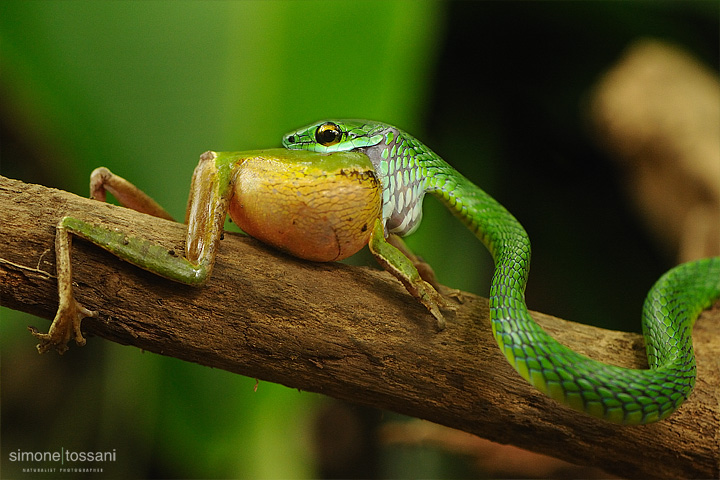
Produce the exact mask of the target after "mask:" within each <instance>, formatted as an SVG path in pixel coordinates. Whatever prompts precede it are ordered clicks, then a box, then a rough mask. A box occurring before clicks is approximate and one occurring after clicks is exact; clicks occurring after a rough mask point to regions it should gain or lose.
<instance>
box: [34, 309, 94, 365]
mask: <svg viewBox="0 0 720 480" xmlns="http://www.w3.org/2000/svg"><path fill="white" fill-rule="evenodd" d="M85 317H97V312H95V311H93V310H88V309H87V308H85V307H83V306H82V305H81V304H80V303H78V302H77V301H76V300H75V299H70V301H69V302H67V304H66V305H61V306H60V307H59V308H58V311H57V313H56V314H55V319H54V320H53V322H52V325H50V330H49V331H48V333H40V332H38V331H37V329H36V328H35V327H28V330H30V333H32V334H33V335H34V336H35V337H36V338H38V339H39V340H40V343H39V344H38V345H37V349H38V353H45V352H47V351H48V350H50V349H55V350H56V351H57V352H58V353H59V354H60V355H62V354H63V353H65V352H66V351H67V349H68V346H67V344H68V342H69V341H70V340H71V339H72V338H73V337H75V343H77V344H78V345H79V346H81V347H82V346H83V345H85V337H83V335H82V332H81V330H80V324H81V322H82V319H83V318H85Z"/></svg>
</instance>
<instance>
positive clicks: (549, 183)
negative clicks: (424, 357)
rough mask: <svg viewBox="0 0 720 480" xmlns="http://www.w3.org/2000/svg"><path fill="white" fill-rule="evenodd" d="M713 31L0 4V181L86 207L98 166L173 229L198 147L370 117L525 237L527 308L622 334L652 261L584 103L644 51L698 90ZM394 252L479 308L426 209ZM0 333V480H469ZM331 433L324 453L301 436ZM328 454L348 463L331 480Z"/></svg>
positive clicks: (283, 412) (346, 426)
mask: <svg viewBox="0 0 720 480" xmlns="http://www.w3.org/2000/svg"><path fill="white" fill-rule="evenodd" d="M719 14H720V12H719V9H718V2H711V1H707V2H704V1H703V2H652V3H650V2H642V3H634V2H540V3H535V2H531V3H526V2H430V1H410V0H407V1H392V0H382V1H380V0H370V1H363V2H352V1H314V0H304V1H296V2H290V1H240V2H230V1H226V2H220V1H218V2H201V1H178V2H167V1H149V2H89V1H79V2H78V1H63V2H49V1H3V2H1V3H0V42H1V43H0V134H1V135H2V137H1V143H0V146H1V148H2V151H1V155H0V161H1V163H0V173H2V174H3V175H5V176H9V177H12V178H18V179H21V180H24V181H26V182H31V183H40V184H43V185H47V186H52V187H56V188H61V189H65V190H68V191H71V192H74V193H77V194H79V195H83V196H86V195H87V183H88V175H89V173H90V171H91V170H92V169H93V168H95V167H97V166H100V165H104V166H107V167H108V168H110V169H111V170H113V171H115V172H116V173H119V174H121V175H122V176H124V177H126V178H128V179H129V180H131V181H132V182H134V183H135V184H136V185H138V186H139V187H140V188H142V189H143V190H145V191H146V192H148V193H149V194H151V195H152V196H153V197H154V198H155V199H156V200H158V202H159V203H160V204H162V205H163V206H165V207H166V208H167V209H168V211H170V213H172V214H173V215H175V216H176V218H183V213H184V212H183V210H184V207H185V202H186V196H187V189H188V185H189V180H190V176H191V174H192V170H193V168H194V167H195V164H196V162H197V159H198V157H199V155H200V153H202V152H204V151H205V150H208V149H213V150H245V149H251V148H261V147H275V146H279V141H280V138H281V136H282V134H284V133H285V132H286V131H289V130H291V129H293V128H295V127H298V126H301V125H304V124H307V123H309V122H312V121H315V120H319V119H322V118H326V117H340V118H343V117H345V118H347V117H351V118H372V119H378V120H383V121H386V122H389V123H393V124H396V125H398V126H400V127H401V128H404V129H406V130H408V131H410V132H412V133H414V134H415V135H417V136H418V138H420V139H422V140H423V141H425V142H426V143H427V144H428V145H430V146H431V147H432V148H433V149H435V150H436V151H437V152H438V153H439V154H441V155H442V156H443V157H444V158H445V159H446V160H448V161H449V162H450V163H452V164H453V165H455V166H456V167H457V168H458V169H459V170H461V171H462V172H463V173H464V174H465V175H466V176H468V177H469V178H471V179H472V180H474V181H475V182H476V183H477V184H478V185H480V186H482V187H483V188H485V189H486V190H487V191H488V192H489V193H491V194H492V195H494V196H496V198H498V199H499V200H500V201H501V202H502V203H504V204H505V205H506V206H507V207H508V208H509V209H510V211H512V212H513V213H515V215H516V216H517V217H518V218H519V219H520V221H521V222H522V223H523V224H524V225H525V226H526V228H527V229H528V231H529V233H530V237H531V239H532V240H533V250H534V251H533V253H534V261H533V272H532V274H531V281H530V284H529V286H528V304H529V306H530V308H532V309H536V310H541V311H545V312H547V313H552V314H555V315H557V316H561V317H564V318H569V319H572V320H576V321H586V322H590V323H593V324H596V325H604V326H608V327H610V328H616V329H624V330H637V329H639V321H638V319H639V315H638V312H639V307H640V304H641V301H642V298H643V296H644V294H645V292H646V290H647V288H648V287H649V286H650V285H651V284H652V282H653V281H654V280H655V279H656V278H657V277H658V276H659V275H660V274H661V273H662V272H663V271H664V270H666V269H667V268H668V267H669V266H671V264H672V259H669V258H665V257H663V255H662V254H661V253H660V252H659V251H658V249H657V247H656V245H655V243H654V242H653V240H652V239H651V238H648V234H647V233H646V232H644V231H643V230H642V228H641V227H639V226H638V222H637V218H636V217H635V216H634V213H632V211H631V210H630V209H629V208H628V207H627V206H626V203H627V200H626V199H625V198H624V197H623V195H622V194H621V193H620V188H619V186H618V182H617V172H615V169H614V167H613V166H612V164H611V163H610V162H608V160H607V158H605V156H604V154H603V153H602V152H600V151H598V150H597V149H596V148H595V147H594V145H593V142H592V139H591V138H589V135H588V133H587V129H586V128H585V119H584V116H583V115H584V114H583V110H582V105H583V101H584V99H585V96H586V95H587V92H588V90H589V89H590V88H591V86H592V85H593V84H594V82H595V81H597V79H598V77H599V75H601V74H602V73H603V71H605V70H606V69H607V68H609V67H610V66H611V65H612V64H613V62H615V61H616V60H617V59H618V57H619V56H620V55H621V53H622V51H623V50H624V49H625V48H626V47H627V46H628V45H629V44H630V43H631V42H632V41H634V40H636V39H638V38H641V37H644V36H650V37H654V38H659V39H663V40H667V41H671V42H673V43H675V44H678V45H680V46H682V47H683V48H685V49H687V50H688V51H689V52H691V53H692V54H694V55H696V56H697V57H698V58H699V59H701V60H703V61H705V62H707V63H708V65H710V66H711V67H712V68H714V69H715V70H717V68H718V57H719V54H718V44H717V39H718V15H719ZM0 215H1V214H0ZM608 225H611V226H612V227H611V228H608ZM408 243H409V244H410V246H411V247H412V248H413V249H414V250H416V251H417V252H418V253H419V254H421V255H422V256H423V257H424V258H425V259H426V260H427V261H429V263H431V264H432V265H433V266H434V268H435V270H436V272H437V273H438V276H439V278H440V281H441V282H443V283H445V284H447V285H450V286H453V287H457V288H462V289H464V290H469V291H472V292H475V293H479V294H482V295H486V294H487V288H488V279H489V275H490V271H491V268H492V266H491V263H490V260H489V257H488V255H487V254H486V252H485V251H484V248H483V247H482V245H480V243H479V242H477V240H476V239H475V238H474V237H473V236H472V235H471V234H469V232H467V231H465V230H464V227H463V226H462V225H461V224H460V223H459V222H457V220H456V219H455V218H453V217H452V216H451V215H449V214H447V213H446V212H445V211H444V210H443V209H442V207H441V206H439V204H438V203H437V202H435V201H434V200H432V199H431V200H429V201H427V202H426V209H425V220H424V223H423V226H422V227H421V228H420V230H419V231H418V232H417V233H416V234H414V235H413V236H412V237H410V238H409V240H408ZM355 261H357V262H361V263H362V262H366V261H367V255H365V256H363V255H360V257H359V259H355ZM618 292H622V295H618ZM0 313H1V314H2V319H1V321H0V348H1V350H0V368H1V372H0V373H1V381H2V384H1V394H2V398H1V403H0V407H1V413H2V417H1V419H0V421H1V426H2V431H1V432H0V433H1V435H0V442H1V443H0V448H1V451H2V464H1V465H2V476H3V477H16V478H17V477H23V475H22V474H21V473H19V472H18V470H17V468H18V466H17V465H14V464H11V462H9V461H8V453H9V452H11V451H16V450H18V449H21V450H29V451H43V450H51V451H52V450H56V449H58V448H60V447H65V448H67V449H74V450H77V451H97V450H101V451H105V450H112V449H115V450H116V451H117V462H116V463H115V464H113V465H112V466H110V467H109V468H107V469H106V471H105V473H104V474H103V477H112V478H151V477H152V478H170V477H173V478H241V477H253V478H314V477H333V476H342V477H346V478H347V477H353V476H356V477H379V478H389V477H393V478H405V477H408V478H409V477H417V476H422V477H438V478H440V477H446V478H455V477H459V476H461V477H464V476H482V475H483V472H481V471H478V470H476V469H474V468H473V467H472V463H471V462H469V461H467V459H466V458H464V457H463V456H461V455H459V454H447V453H443V452H438V451H434V450H430V449H427V448H424V447H423V448H415V449H413V448H410V447H407V448H398V447H389V446H386V445H385V446H384V445H378V444H377V434H376V427H377V425H379V424H380V423H381V422H382V421H384V420H387V419H388V418H394V417H393V416H392V415H389V414H386V413H383V412H376V411H372V410H368V409H361V408H359V407H358V408H356V407H351V406H344V405H343V406H341V407H338V406H337V405H335V404H333V402H332V400H330V399H327V398H324V397H321V396H319V395H313V394H308V393H302V392H298V391H295V390H290V389H287V388H284V387H282V386H278V385H272V384H268V383H264V382H261V383H260V384H259V386H258V389H257V392H254V386H255V380H254V379H248V378H242V377H239V376H236V375H231V374H229V373H226V372H222V371H217V370H211V369H209V368H204V367H200V366H197V365H191V364H186V363H183V362H180V361H177V360H174V359H171V358H164V357H161V356H158V355H154V354H144V353H142V352H140V351H138V350H136V349H133V348H129V347H122V346H119V345H115V344H110V343H108V342H103V341H101V340H99V339H91V340H90V341H89V342H88V345H87V346H86V347H85V348H82V349H80V348H71V350H70V351H69V352H68V353H67V354H66V355H65V356H63V357H62V358H60V357H58V356H56V355H45V356H42V357H40V356H38V355H37V354H36V353H35V350H34V343H35V342H34V341H33V339H32V338H31V337H30V336H29V334H28V333H27V331H26V328H25V327H26V325H29V324H36V325H38V327H41V326H42V325H44V324H46V321H45V320H38V319H35V318H32V317H29V316H28V315H24V314H21V313H18V312H14V311H10V310H7V309H3V310H1V311H0ZM336 408H340V410H341V411H342V412H344V413H343V414H342V415H332V414H328V412H333V411H334V410H333V409H336ZM347 415H349V416H350V418H352V419H353V420H352V422H351V421H349V420H347V418H348V417H347ZM333 418H340V419H344V420H342V421H338V422H339V423H338V424H337V426H336V428H334V429H333V428H330V429H328V428H327V423H325V425H324V426H325V427H326V428H325V429H324V430H323V429H319V427H318V424H319V423H323V422H330V421H331V419H333ZM318 419H322V420H318ZM329 419H330V420H329ZM353 422H354V423H353ZM331 425H332V423H331ZM350 425H354V426H355V427H353V428H350ZM328 430H329V431H330V434H334V435H336V436H338V438H335V437H331V438H330V439H329V440H328V439H327V438H325V439H324V441H323V439H318V438H319V437H318V436H319V435H328ZM333 430H334V432H333ZM318 432H320V433H318ZM323 432H324V433H323ZM341 433H342V435H341ZM343 435H344V436H343ZM341 437H342V438H341ZM328 442H330V443H331V444H333V445H334V446H335V447H337V449H340V450H342V448H341V447H343V446H344V451H341V452H340V453H338V452H335V454H334V455H335V458H336V459H337V458H339V459H340V461H338V462H337V463H338V465H340V466H339V467H333V466H332V465H331V464H330V463H328V460H327V458H326V457H327V455H329V454H328V453H327V452H322V451H319V449H320V447H321V446H322V445H323V444H327V443H328ZM320 459H325V460H320ZM32 476H33V477H41V478H42V477H43V475H39V474H33V475H32ZM88 476H89V477H93V478H98V477H97V474H89V475H88ZM49 477H50V476H49ZM28 478H29V477H28Z"/></svg>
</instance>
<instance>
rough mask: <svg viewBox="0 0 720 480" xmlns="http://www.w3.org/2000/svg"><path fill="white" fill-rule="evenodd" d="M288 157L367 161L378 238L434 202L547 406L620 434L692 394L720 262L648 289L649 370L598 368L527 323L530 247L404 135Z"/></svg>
mask: <svg viewBox="0 0 720 480" xmlns="http://www.w3.org/2000/svg"><path fill="white" fill-rule="evenodd" d="M283 146H285V147H286V148H288V149H293V150H299V149H303V150H309V151H313V152H320V153H325V152H338V151H352V150H357V151H361V152H363V153H365V154H366V155H367V156H368V157H369V158H370V160H371V162H372V164H373V166H374V168H375V171H376V174H377V175H378V177H379V179H380V181H381V185H382V220H383V222H384V226H385V230H386V233H395V234H398V235H400V236H404V235H407V234H410V233H412V232H413V231H414V230H415V229H416V228H417V226H418V225H419V223H420V220H421V217H422V200H423V196H424V195H425V193H426V192H430V193H432V194H434V195H435V196H437V197H438V198H440V199H441V201H443V203H445V205H446V206H447V207H448V208H449V209H450V210H451V211H452V212H453V213H454V214H456V215H457V216H458V217H459V218H460V219H461V220H462V221H463V222H464V223H465V225H466V226H467V227H468V228H469V229H470V230H471V231H472V232H473V233H474V234H475V235H476V236H477V237H478V238H479V239H480V241H482V243H483V244H484V245H485V246H486V247H487V249H488V250H489V252H490V254H491V256H492V258H493V260H494V262H495V270H494V273H493V276H492V284H491V288H490V321H491V324H492V332H493V335H494V337H495V340H496V341H497V343H498V346H499V347H500V350H501V351H502V352H503V354H504V355H505V357H506V358H507V360H508V361H509V362H510V364H511V365H512V366H513V367H514V368H515V370H517V372H518V373H519V374H520V375H521V376H522V377H524V378H525V379H526V380H527V381H528V382H530V383H531V384H532V385H534V386H535V387H536V388H537V389H538V390H540V391H542V392H543V393H545V394H547V395H548V396H550V397H551V398H553V399H555V400H557V401H558V402H560V403H563V404H565V405H567V406H569V407H571V408H574V409H576V410H579V411H583V412H586V413H588V414H590V415H593V416H595V417H599V418H603V419H606V420H609V421H612V422H616V423H623V424H645V423H650V422H654V421H658V420H661V419H664V418H666V417H667V416H668V415H670V414H671V413H672V412H674V411H675V410H676V409H677V408H678V407H679V406H680V405H681V404H682V402H683V401H684V400H685V399H686V398H687V397H688V396H689V395H690V393H691V392H692V389H693V387H694V384H695V374H696V373H695V372H696V366H695V356H694V353H693V348H692V338H691V333H692V327H693V324H694V322H695V319H696V318H697V317H698V315H699V314H700V312H701V311H702V310H703V309H705V308H708V307H709V306H710V305H711V304H712V302H713V301H714V300H715V299H717V298H718V297H719V296H720V257H714V258H707V259H702V260H698V261H694V262H690V263H685V264H682V265H680V266H678V267H675V268H673V269H672V270H670V271H669V272H667V273H666V274H665V275H663V276H662V277H661V278H660V280H658V281H657V283H656V284H655V285H654V286H653V287H652V289H651V290H650V292H649V293H648V296H647V299H646V300H645V303H644V306H643V312H642V329H643V335H644V338H645V343H646V350H647V357H648V363H649V366H650V368H649V369H645V370H643V369H630V368H623V367H618V366H614V365H609V364H605V363H602V362H598V361H596V360H592V359H590V358H588V357H586V356H583V355H581V354H579V353H577V352H575V351H573V350H571V349H569V348H567V347H565V346H563V345H561V344H560V343H558V342H557V341H556V340H555V339H553V338H552V337H551V336H550V335H548V334H547V333H546V332H545V331H544V330H543V329H542V328H541V327H540V326H539V325H538V324H537V323H535V321H534V320H533V319H532V318H531V316H530V313H529V312H528V308H527V306H526V304H525V286H526V284H527V280H528V272H529V267H530V239H529V237H528V235H527V233H526V232H525V229H524V228H523V227H522V225H520V223H519V222H518V221H517V220H516V219H515V218H514V217H513V215H512V214H510V212H508V211H507V210H506V209H505V208H504V207H503V206H502V205H500V204H499V203H498V202H497V201H495V200H494V199H493V198H492V197H490V196H489V195H488V194H487V193H485V192H484V191H483V190H481V189H480V188H479V187H477V186H476V185H474V184H473V183H472V182H470V181H469V180H468V179H467V178H465V177H464V176H463V175H461V174H460V173H459V172H458V171H457V170H455V169H454V168H453V167H451V166H450V165H449V164H448V163H447V162H445V161H444V160H443V159H442V158H440V157H439V156H438V155H437V154H435V153H434V152H433V151H432V150H430V149H429V148H428V147H426V146H425V145H424V144H422V143H421V142H420V141H418V140H417V139H415V138H414V137H412V136H411V135H409V134H408V133H406V132H404V131H402V130H400V129H398V128H396V127H393V126H391V125H387V124H384V123H379V122H372V121H367V120H340V121H323V122H319V123H316V124H313V125H310V126H308V127H304V128H302V129H300V130H297V131H294V132H291V133H289V134H287V135H286V136H285V137H284V138H283Z"/></svg>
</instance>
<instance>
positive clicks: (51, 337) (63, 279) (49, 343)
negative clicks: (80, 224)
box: [28, 219, 97, 355]
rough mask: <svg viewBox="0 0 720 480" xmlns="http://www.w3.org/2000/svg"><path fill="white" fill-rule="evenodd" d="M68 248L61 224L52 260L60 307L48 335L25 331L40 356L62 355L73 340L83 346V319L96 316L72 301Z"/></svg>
mask: <svg viewBox="0 0 720 480" xmlns="http://www.w3.org/2000/svg"><path fill="white" fill-rule="evenodd" d="M63 220H64V219H63ZM71 246H72V236H71V234H70V232H69V231H68V229H67V228H66V227H65V226H64V225H63V221H62V220H61V221H60V223H59V224H58V226H57V229H56V234H55V257H56V264H57V266H56V271H57V281H58V297H59V300H60V305H59V306H58V309H57V313H56V314H55V318H54V319H53V322H52V325H51V326H50V330H49V331H48V333H40V332H38V331H37V329H36V328H35V327H28V330H30V332H31V333H32V334H33V335H34V336H35V338H37V339H39V340H40V343H39V344H38V345H37V349H38V352H39V353H45V352H47V351H48V350H50V349H55V350H56V351H57V352H58V353H59V354H61V355H62V354H63V353H65V351H67V349H68V346H67V344H68V342H69V341H70V340H71V339H72V338H73V337H74V338H75V343H77V344H78V345H80V346H82V345H85V337H83V334H82V332H81V330H80V324H81V322H82V319H83V318H85V317H96V316H97V312H95V311H93V310H89V309H87V308H85V307H84V306H82V305H81V304H80V303H79V302H78V301H77V300H75V296H74V294H73V286H72V267H71V263H70V249H71Z"/></svg>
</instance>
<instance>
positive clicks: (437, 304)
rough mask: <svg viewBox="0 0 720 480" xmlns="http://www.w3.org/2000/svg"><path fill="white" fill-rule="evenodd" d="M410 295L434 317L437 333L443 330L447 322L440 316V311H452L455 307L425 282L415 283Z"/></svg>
mask: <svg viewBox="0 0 720 480" xmlns="http://www.w3.org/2000/svg"><path fill="white" fill-rule="evenodd" d="M412 294H413V296H415V297H416V298H417V299H418V300H420V303H422V304H423V305H424V306H425V308H427V309H428V311H429V312H430V314H431V315H432V316H433V317H435V320H436V322H437V329H438V331H442V330H445V327H446V326H447V322H446V321H445V316H444V315H443V314H442V312H441V310H451V311H454V310H455V307H454V306H453V305H451V304H450V303H448V301H447V299H445V297H443V296H442V295H441V294H440V293H439V292H438V291H437V290H435V289H434V288H433V287H432V285H430V284H429V283H427V282H425V281H421V282H419V283H417V284H416V285H415V291H414V292H412Z"/></svg>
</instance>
